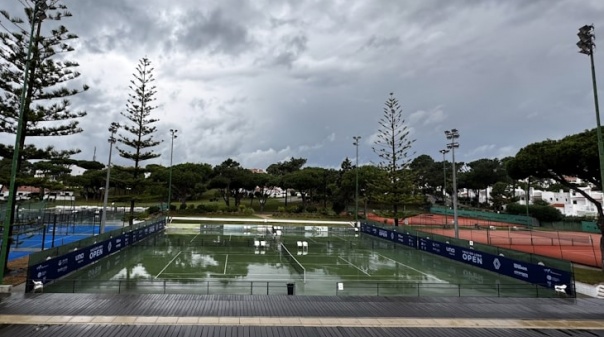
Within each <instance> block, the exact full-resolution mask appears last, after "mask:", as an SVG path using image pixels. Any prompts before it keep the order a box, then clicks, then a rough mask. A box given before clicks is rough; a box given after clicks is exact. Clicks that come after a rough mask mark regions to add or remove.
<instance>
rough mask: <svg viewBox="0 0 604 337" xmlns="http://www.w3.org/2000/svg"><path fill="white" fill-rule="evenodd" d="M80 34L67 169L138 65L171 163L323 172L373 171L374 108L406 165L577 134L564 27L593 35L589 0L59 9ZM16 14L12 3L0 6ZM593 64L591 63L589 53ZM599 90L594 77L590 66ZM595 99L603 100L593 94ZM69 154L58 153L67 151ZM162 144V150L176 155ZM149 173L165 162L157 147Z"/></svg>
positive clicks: (596, 5)
mask: <svg viewBox="0 0 604 337" xmlns="http://www.w3.org/2000/svg"><path fill="white" fill-rule="evenodd" d="M64 3H66V4H67V5H68V6H69V9H70V10H71V12H72V13H73V15H74V16H73V17H72V18H67V19H65V20H64V21H62V22H61V23H63V24H65V25H66V26H67V27H68V29H69V30H70V31H72V32H74V33H76V34H78V35H79V36H80V39H79V42H78V43H76V44H74V47H75V48H76V51H75V52H74V53H70V54H69V55H68V56H67V58H68V59H73V60H74V61H77V62H80V64H81V67H80V68H81V69H80V71H81V72H82V78H81V80H79V81H78V83H77V85H76V86H79V85H81V84H83V83H88V84H90V85H91V90H90V91H89V92H87V93H86V94H82V95H79V96H78V97H77V98H74V99H73V108H74V110H86V111H88V113H89V115H88V116H87V117H86V118H84V119H82V121H81V125H82V127H83V128H84V132H83V133H82V134H80V135H78V136H74V137H71V138H70V140H69V142H71V143H72V144H79V145H80V144H81V147H82V148H83V150H84V151H83V153H82V154H81V156H83V157H85V158H87V159H88V158H90V157H91V154H92V153H93V152H94V147H96V149H97V156H98V157H99V158H106V155H107V153H106V152H107V150H108V146H107V137H108V134H107V130H106V129H107V126H108V123H109V122H111V121H114V120H115V121H118V122H119V121H120V118H121V117H120V116H119V111H122V110H123V109H124V107H125V102H126V98H127V93H128V91H127V88H128V83H129V81H130V79H131V74H132V73H133V72H134V69H135V66H136V63H137V60H138V59H140V58H141V57H143V56H148V57H149V58H150V59H151V60H152V62H153V66H154V67H155V69H156V78H157V81H156V85H157V90H158V97H157V98H158V100H157V104H158V106H159V108H158V109H157V110H156V111H154V118H158V119H160V122H158V124H157V126H158V135H157V137H158V138H162V137H163V139H168V130H169V129H170V128H176V129H178V130H179V138H178V140H177V142H178V143H177V144H178V146H177V147H175V150H176V151H175V153H174V155H175V156H174V159H175V162H176V163H178V162H184V161H188V162H210V163H212V164H217V163H220V162H222V161H223V160H225V159H226V158H228V157H232V158H233V159H235V160H238V161H240V162H241V163H242V164H243V165H244V166H246V167H258V168H266V166H268V165H270V164H271V163H274V162H276V161H279V160H285V159H287V158H291V157H304V158H308V162H309V164H313V165H324V166H329V167H338V166H339V164H340V163H341V161H342V159H343V158H344V157H351V156H353V155H354V150H355V148H354V147H353V146H352V138H351V137H352V136H362V137H363V138H362V141H361V145H362V146H361V147H359V155H360V161H361V162H362V163H367V162H370V161H374V159H375V156H374V155H373V154H372V153H371V145H372V139H373V137H374V135H375V133H376V131H377V128H378V123H377V122H378V120H379V118H380V117H381V114H382V110H383V104H384V101H385V100H386V99H387V98H388V93H390V92H394V93H395V95H396V97H397V98H398V99H399V100H400V103H401V105H402V106H403V109H404V110H403V113H404V115H405V118H406V119H407V121H408V122H409V127H410V129H411V130H412V136H413V137H414V138H416V139H417V141H416V143H414V151H415V152H417V153H418V154H428V155H431V156H433V157H434V158H436V159H438V160H440V159H439V157H438V156H439V153H438V150H440V149H441V148H442V147H443V146H444V143H445V138H444V135H443V131H444V130H445V129H451V128H458V129H459V130H460V133H461V138H460V139H459V142H460V145H461V146H460V148H459V152H458V151H456V157H458V158H459V160H462V161H466V162H467V161H472V160H475V159H479V158H485V157H488V158H492V157H503V156H509V155H514V154H515V153H516V152H517V150H518V149H519V148H521V147H523V146H525V145H527V144H529V143H531V142H535V141H541V140H544V139H548V138H550V139H557V138H561V137H563V136H565V135H568V134H571V133H575V132H579V131H582V130H583V129H586V128H592V127H593V125H594V119H595V118H594V107H593V97H592V96H591V95H592V92H591V79H590V73H589V59H588V58H586V57H585V56H584V55H581V54H578V53H577V50H576V46H575V43H576V40H577V36H576V33H577V28H578V27H580V26H582V25H584V24H590V23H594V24H595V25H596V35H597V36H598V37H600V38H601V36H600V35H604V30H603V29H604V21H602V20H603V18H604V1H601V0H582V1H578V0H531V1H526V0H456V1H445V0H422V1H415V0H400V1H388V0H378V1H362V0H350V1H323V2H317V1H307V0H289V1H279V2H272V1H249V2H242V1H239V0H208V1H205V2H203V3H200V2H197V1H193V0H173V1H170V2H165V1H164V0H148V1H145V2H140V1H134V0H103V1H101V0H65V1H64ZM0 7H2V8H3V9H4V8H6V9H8V10H9V11H10V12H11V13H16V14H19V15H20V14H21V13H22V12H23V11H22V5H21V3H20V2H19V1H18V0H9V1H8V2H6V1H5V2H4V3H3V4H2V5H0ZM597 53H599V52H597ZM596 56H597V57H596V71H597V75H598V78H600V77H602V76H603V75H604V66H603V65H602V64H601V63H602V56H601V54H596ZM603 95H604V94H603ZM66 145H70V144H66ZM175 145H176V144H175ZM156 150H157V151H158V152H159V153H161V154H162V157H160V158H158V159H157V161H158V163H163V164H165V163H166V162H167V160H168V159H166V158H169V146H168V145H167V143H166V142H164V143H162V145H160V146H158V147H157V149H156Z"/></svg>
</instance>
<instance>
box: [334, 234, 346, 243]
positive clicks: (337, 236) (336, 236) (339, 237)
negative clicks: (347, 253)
mask: <svg viewBox="0 0 604 337" xmlns="http://www.w3.org/2000/svg"><path fill="white" fill-rule="evenodd" d="M333 237H334V238H338V239H340V240H342V241H349V240H346V239H344V238H342V237H341V236H339V235H335V234H334V235H333Z"/></svg>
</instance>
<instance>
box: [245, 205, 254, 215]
mask: <svg viewBox="0 0 604 337" xmlns="http://www.w3.org/2000/svg"><path fill="white" fill-rule="evenodd" d="M243 214H245V215H253V214H254V209H253V208H251V207H249V208H246V209H244V210H243Z"/></svg>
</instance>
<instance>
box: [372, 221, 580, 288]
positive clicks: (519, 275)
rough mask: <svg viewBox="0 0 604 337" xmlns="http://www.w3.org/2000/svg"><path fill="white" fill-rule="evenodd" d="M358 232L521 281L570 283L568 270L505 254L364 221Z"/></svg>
mask: <svg viewBox="0 0 604 337" xmlns="http://www.w3.org/2000/svg"><path fill="white" fill-rule="evenodd" d="M361 231H362V232H363V233H367V234H370V235H373V236H377V237H380V238H383V239H386V240H390V241H394V242H397V243H399V244H403V245H406V246H408V247H414V248H416V249H419V250H422V251H425V252H428V253H432V254H436V255H440V256H442V257H446V258H449V259H452V260H455V261H459V262H463V263H465V264H468V265H472V266H474V267H478V268H482V269H486V270H489V271H492V272H494V273H497V274H501V275H505V276H509V277H513V278H515V279H518V280H522V281H525V282H529V283H533V284H540V285H543V286H546V287H548V288H552V289H553V288H554V286H555V285H560V284H567V285H570V284H572V280H573V277H572V274H571V273H570V272H566V271H562V270H559V269H555V268H549V267H547V266H542V265H538V264H532V263H527V262H523V261H517V260H514V259H510V258H507V257H505V256H500V255H493V254H489V253H483V252H480V251H477V250H474V249H471V248H464V247H459V246H455V245H451V244H448V243H443V242H438V241H434V240H431V239H429V238H423V237H416V236H413V235H410V234H408V233H398V232H395V231H392V230H388V229H383V228H378V227H374V226H370V225H367V224H362V225H361Z"/></svg>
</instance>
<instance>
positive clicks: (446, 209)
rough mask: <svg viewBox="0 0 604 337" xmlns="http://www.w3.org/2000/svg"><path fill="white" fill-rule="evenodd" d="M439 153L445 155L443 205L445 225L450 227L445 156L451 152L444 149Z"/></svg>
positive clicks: (444, 160) (444, 161)
mask: <svg viewBox="0 0 604 337" xmlns="http://www.w3.org/2000/svg"><path fill="white" fill-rule="evenodd" d="M438 152H440V153H442V155H443V177H444V180H443V204H444V205H445V225H448V223H447V221H448V220H447V213H449V208H448V207H447V164H446V159H445V155H446V154H447V153H449V150H447V149H443V150H440V151H438Z"/></svg>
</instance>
